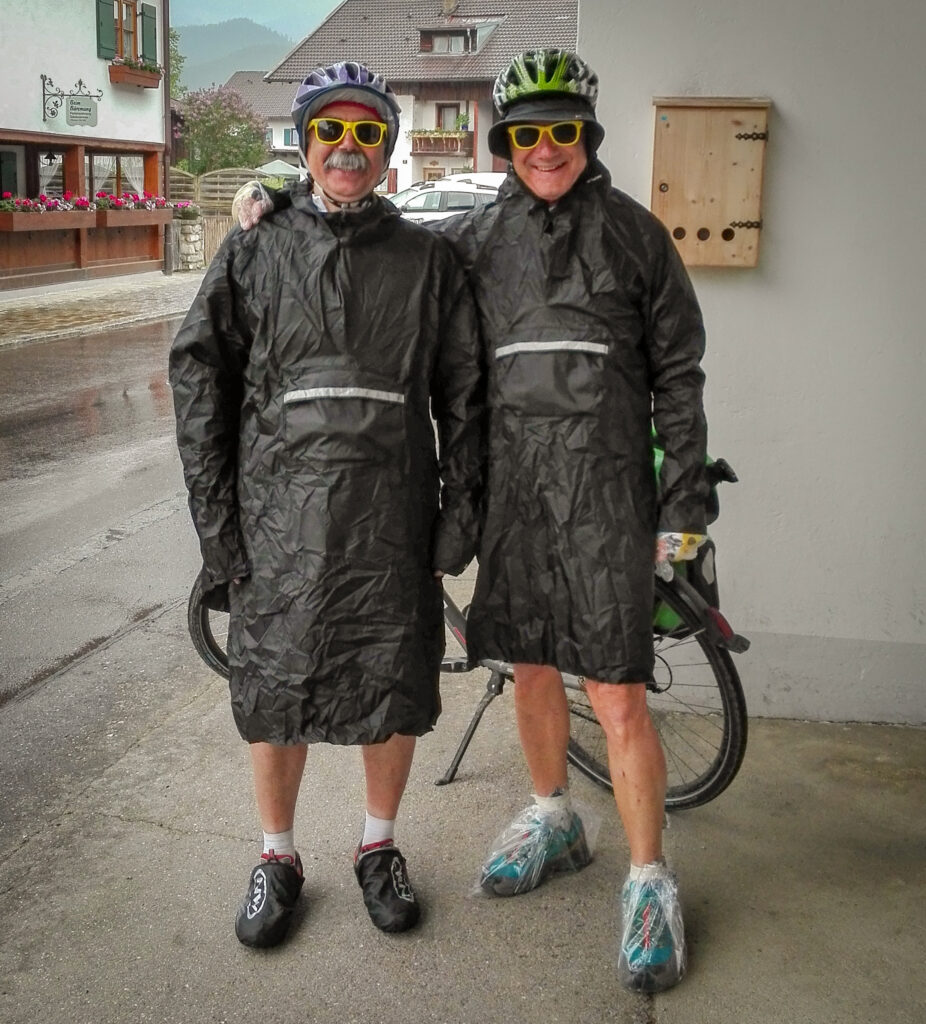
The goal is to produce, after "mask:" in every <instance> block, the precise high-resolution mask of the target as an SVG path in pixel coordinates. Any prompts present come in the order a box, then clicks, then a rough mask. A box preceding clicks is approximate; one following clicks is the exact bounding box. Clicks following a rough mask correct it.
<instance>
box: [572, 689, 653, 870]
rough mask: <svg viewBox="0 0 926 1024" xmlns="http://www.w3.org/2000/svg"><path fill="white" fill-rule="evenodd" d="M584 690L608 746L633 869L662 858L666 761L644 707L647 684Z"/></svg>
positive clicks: (619, 810) (618, 805) (613, 781)
mask: <svg viewBox="0 0 926 1024" xmlns="http://www.w3.org/2000/svg"><path fill="white" fill-rule="evenodd" d="M586 691H587V693H588V697H589V700H590V701H591V704H592V708H593V709H594V711H595V714H596V715H597V716H598V721H599V722H600V723H601V726H602V728H603V729H604V732H605V737H606V738H607V743H608V764H609V767H610V769H611V781H612V783H613V784H614V799H615V800H616V802H617V809H618V812H619V813H620V816H621V821H622V822H623V824H624V831H625V832H626V834H627V841H628V843H629V844H630V860H631V862H632V863H633V864H639V865H643V864H650V863H652V862H653V861H655V860H658V859H659V858H660V857H661V856H662V825H663V818H664V803H665V795H666V761H665V755H664V754H663V752H662V744H661V743H660V742H659V734H658V733H657V732H656V729H655V727H654V725H653V722H652V719H651V718H650V716H649V709H648V708H647V706H646V686H645V685H644V684H643V683H620V684H614V683H596V682H587V683H586Z"/></svg>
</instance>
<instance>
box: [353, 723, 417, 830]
mask: <svg viewBox="0 0 926 1024" xmlns="http://www.w3.org/2000/svg"><path fill="white" fill-rule="evenodd" d="M361 750H362V752H363V771H364V775H365V776H366V783H367V811H368V812H369V813H370V814H372V815H373V816H374V817H376V818H386V819H387V820H392V819H394V818H395V817H396V815H397V814H398V811H399V804H400V803H401V801H402V794H403V793H404V792H405V784H406V782H408V773H409V772H410V771H411V767H412V758H413V757H414V756H415V737H414V736H400V735H399V734H398V733H394V734H393V735H392V736H390V737H389V739H388V740H386V742H385V743H370V744H368V745H365V746H363V747H362V748H361Z"/></svg>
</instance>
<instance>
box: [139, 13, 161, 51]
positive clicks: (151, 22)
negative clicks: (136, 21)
mask: <svg viewBox="0 0 926 1024" xmlns="http://www.w3.org/2000/svg"><path fill="white" fill-rule="evenodd" d="M141 55H142V57H143V59H144V60H150V61H151V63H152V64H157V63H158V12H157V9H156V8H154V7H152V6H151V4H142V5H141Z"/></svg>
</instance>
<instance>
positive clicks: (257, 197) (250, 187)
mask: <svg viewBox="0 0 926 1024" xmlns="http://www.w3.org/2000/svg"><path fill="white" fill-rule="evenodd" d="M231 212H232V217H234V218H235V219H236V220H237V221H238V223H239V224H240V225H241V227H242V230H244V231H247V230H249V229H250V228H254V227H257V224H258V221H259V220H260V219H261V217H263V216H265V215H266V214H268V213H272V212H273V200H272V199H271V198H270V196H269V194H268V193H267V190H266V189H265V188H264V186H263V185H261V183H260V182H259V181H249V182H248V183H247V184H246V185H242V186H241V188H239V189H238V191H237V192H236V193H235V198H234V199H233V200H232V210H231Z"/></svg>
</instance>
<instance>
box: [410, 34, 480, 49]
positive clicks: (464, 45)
mask: <svg viewBox="0 0 926 1024" xmlns="http://www.w3.org/2000/svg"><path fill="white" fill-rule="evenodd" d="M418 49H419V50H420V52H421V53H470V52H471V51H473V50H475V49H476V32H475V30H474V29H465V30H463V31H460V32H434V31H430V30H427V29H422V30H421V32H420V34H419V37H418Z"/></svg>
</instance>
